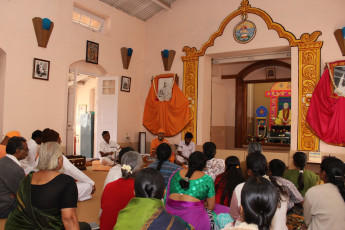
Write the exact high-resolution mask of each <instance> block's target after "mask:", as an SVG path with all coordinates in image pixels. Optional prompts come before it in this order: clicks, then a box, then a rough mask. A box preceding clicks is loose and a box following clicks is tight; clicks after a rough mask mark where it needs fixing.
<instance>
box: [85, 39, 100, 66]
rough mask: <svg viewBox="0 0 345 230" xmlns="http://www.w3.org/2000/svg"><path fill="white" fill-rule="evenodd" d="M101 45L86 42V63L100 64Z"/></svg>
mask: <svg viewBox="0 0 345 230" xmlns="http://www.w3.org/2000/svg"><path fill="white" fill-rule="evenodd" d="M98 53H99V44H98V43H96V42H92V41H86V62H89V63H93V64H98Z"/></svg>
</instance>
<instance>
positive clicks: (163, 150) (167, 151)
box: [149, 143, 182, 187]
mask: <svg viewBox="0 0 345 230" xmlns="http://www.w3.org/2000/svg"><path fill="white" fill-rule="evenodd" d="M156 153H157V161H155V162H153V163H151V164H150V165H149V168H155V169H157V170H158V171H159V172H160V173H161V174H162V176H163V178H164V183H165V187H166V186H167V185H168V182H169V178H170V176H171V174H173V172H175V171H176V170H177V169H180V168H182V167H181V166H179V165H177V164H174V163H171V162H169V158H170V156H171V147H170V145H168V144H167V143H162V144H160V145H159V146H158V147H157V150H156Z"/></svg>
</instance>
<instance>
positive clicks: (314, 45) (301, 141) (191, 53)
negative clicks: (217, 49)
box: [182, 0, 323, 151]
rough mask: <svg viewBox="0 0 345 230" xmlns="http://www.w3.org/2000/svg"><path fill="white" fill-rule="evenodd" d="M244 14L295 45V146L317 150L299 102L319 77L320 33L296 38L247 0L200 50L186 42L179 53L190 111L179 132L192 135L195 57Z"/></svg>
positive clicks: (203, 52)
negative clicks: (296, 83)
mask: <svg viewBox="0 0 345 230" xmlns="http://www.w3.org/2000/svg"><path fill="white" fill-rule="evenodd" d="M245 14H255V15H257V16H259V17H261V18H262V19H263V20H264V21H265V23H266V25H267V27H268V29H273V30H275V31H276V32H277V33H278V35H279V37H281V38H285V39H286V40H288V41H289V44H290V46H291V47H295V46H297V47H298V55H299V61H298V62H299V63H298V69H299V72H298V79H299V83H298V85H299V92H298V104H299V105H298V109H299V113H298V138H297V139H298V140H297V141H298V143H297V149H298V150H309V151H313V150H318V149H319V139H318V138H317V137H316V136H315V135H314V134H313V133H312V132H311V131H310V130H309V129H308V127H307V126H306V124H305V119H306V115H307V111H308V107H307V105H306V104H305V103H303V102H302V98H303V97H305V96H306V94H311V93H312V92H313V91H314V88H315V86H316V84H317V82H318V81H319V78H320V55H321V48H322V45H323V42H322V41H317V39H318V37H319V36H320V35H321V34H322V33H321V32H320V31H315V32H313V33H312V34H308V33H305V34H302V35H301V38H300V39H296V37H295V35H293V34H292V33H291V32H289V31H287V30H285V28H284V27H283V26H282V25H281V24H279V23H276V22H274V21H273V20H272V18H271V17H270V16H269V15H268V14H267V13H266V12H265V11H264V10H261V9H259V8H254V7H251V5H250V4H249V1H248V0H243V1H242V2H241V5H240V7H239V8H238V9H237V10H235V11H234V12H232V13H231V14H229V15H228V16H227V17H226V18H225V19H224V20H223V22H222V23H221V24H220V26H219V28H218V30H217V31H216V32H214V33H213V34H212V35H211V36H210V38H209V39H208V41H206V42H205V43H204V44H203V45H202V46H201V48H200V50H197V49H196V48H195V47H189V46H185V47H184V48H183V51H184V52H185V54H186V56H183V57H182V61H183V63H184V64H183V65H184V73H183V75H184V78H183V89H184V92H185V94H186V96H187V98H188V99H189V101H190V114H191V122H190V123H189V124H188V125H187V126H186V128H185V129H184V131H183V136H184V134H185V133H186V132H191V133H193V135H194V137H196V131H197V130H196V129H197V127H196V124H197V116H196V114H197V98H198V63H199V57H200V56H203V55H205V52H206V50H207V48H209V47H211V46H213V45H214V41H215V39H216V38H217V37H219V36H221V35H222V34H223V32H224V29H225V27H226V26H227V25H228V23H229V22H230V21H231V20H232V19H233V18H235V17H237V16H239V15H245Z"/></svg>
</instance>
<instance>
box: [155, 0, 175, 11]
mask: <svg viewBox="0 0 345 230" xmlns="http://www.w3.org/2000/svg"><path fill="white" fill-rule="evenodd" d="M151 2H153V3H155V4H156V5H158V6H160V7H162V8H164V9H166V10H171V6H170V4H169V3H167V2H166V1H163V0H151Z"/></svg>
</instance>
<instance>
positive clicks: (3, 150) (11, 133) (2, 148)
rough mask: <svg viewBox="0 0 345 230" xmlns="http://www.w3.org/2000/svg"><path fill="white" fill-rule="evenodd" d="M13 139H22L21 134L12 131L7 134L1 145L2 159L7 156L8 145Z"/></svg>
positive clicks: (0, 153) (0, 154)
mask: <svg viewBox="0 0 345 230" xmlns="http://www.w3.org/2000/svg"><path fill="white" fill-rule="evenodd" d="M11 137H20V133H19V132H18V131H11V132H8V133H7V134H6V136H5V137H4V139H3V140H2V141H1V143H0V158H3V157H4V156H6V145H7V143H8V140H9V139H10V138H11Z"/></svg>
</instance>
